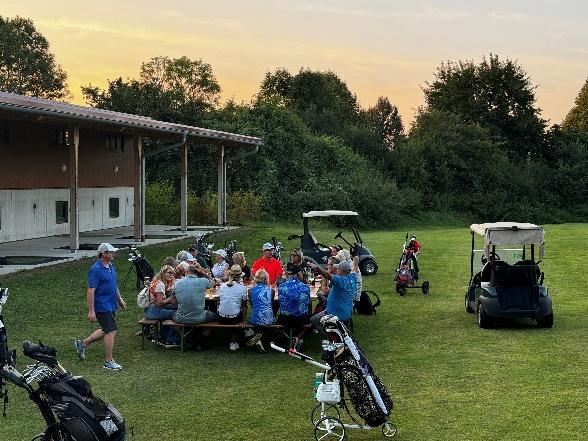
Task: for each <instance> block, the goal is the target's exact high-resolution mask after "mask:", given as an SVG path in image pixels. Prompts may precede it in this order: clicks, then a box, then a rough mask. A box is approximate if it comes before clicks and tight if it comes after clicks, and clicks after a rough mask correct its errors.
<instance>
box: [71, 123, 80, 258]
mask: <svg viewBox="0 0 588 441" xmlns="http://www.w3.org/2000/svg"><path fill="white" fill-rule="evenodd" d="M68 135H69V139H68V141H69V249H70V251H71V252H72V253H75V252H76V251H77V250H78V249H79V248H80V222H79V208H78V185H79V170H78V164H79V161H78V159H79V146H80V128H79V127H78V126H72V127H69V128H68Z"/></svg>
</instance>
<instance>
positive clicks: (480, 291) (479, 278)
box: [465, 222, 553, 328]
mask: <svg viewBox="0 0 588 441" xmlns="http://www.w3.org/2000/svg"><path fill="white" fill-rule="evenodd" d="M470 230H471V231H472V253H471V258H470V282H469V287H468V290H467V292H466V295H465V309H466V311H467V312H468V313H472V314H473V313H476V314H477V316H478V325H479V326H480V328H489V327H491V326H492V324H493V322H494V320H495V319H499V318H532V319H534V320H535V321H536V322H537V326H539V327H542V328H551V327H552V326H553V309H552V304H551V297H549V294H548V289H547V287H545V286H543V277H544V274H543V273H542V272H541V271H540V269H539V263H540V262H541V260H538V261H535V254H536V249H535V247H536V246H538V248H539V259H541V258H543V254H544V248H545V232H544V231H543V228H541V227H539V226H537V225H534V224H528V223H515V222H496V223H487V224H473V225H471V226H470ZM476 235H478V236H482V237H483V238H484V247H483V249H476V247H475V242H476Z"/></svg>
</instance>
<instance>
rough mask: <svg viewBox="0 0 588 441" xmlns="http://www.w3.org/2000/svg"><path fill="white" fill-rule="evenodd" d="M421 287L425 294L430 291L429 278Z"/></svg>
mask: <svg viewBox="0 0 588 441" xmlns="http://www.w3.org/2000/svg"><path fill="white" fill-rule="evenodd" d="M421 289H422V290H423V294H428V293H429V282H428V281H427V280H425V281H424V282H423V284H422V285H421Z"/></svg>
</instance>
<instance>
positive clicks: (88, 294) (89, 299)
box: [86, 288, 96, 322]
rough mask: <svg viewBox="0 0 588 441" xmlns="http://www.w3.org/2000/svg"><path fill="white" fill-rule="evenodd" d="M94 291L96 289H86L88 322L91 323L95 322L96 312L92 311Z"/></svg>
mask: <svg viewBox="0 0 588 441" xmlns="http://www.w3.org/2000/svg"><path fill="white" fill-rule="evenodd" d="M94 291H96V288H88V291H87V292H86V302H87V304H88V320H90V321H91V322H95V321H96V311H95V310H94Z"/></svg>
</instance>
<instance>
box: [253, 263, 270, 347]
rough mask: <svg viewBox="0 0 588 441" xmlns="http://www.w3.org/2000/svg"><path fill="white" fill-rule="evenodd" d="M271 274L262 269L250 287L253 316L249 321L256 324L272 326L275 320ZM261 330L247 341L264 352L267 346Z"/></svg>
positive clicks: (256, 274)
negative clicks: (264, 344) (269, 280)
mask: <svg viewBox="0 0 588 441" xmlns="http://www.w3.org/2000/svg"><path fill="white" fill-rule="evenodd" d="M268 279H269V274H268V272H267V271H266V270H264V269H260V270H259V271H257V272H256V273H255V277H254V279H253V281H254V283H255V285H254V286H252V287H251V288H249V292H248V297H249V302H250V303H251V317H249V323H250V324H252V325H254V326H256V327H257V326H260V327H263V326H271V325H273V324H274V322H275V317H274V311H273V302H274V293H275V292H274V290H273V289H272V288H271V287H270V286H269V285H268ZM261 337H262V334H261V332H259V330H258V332H257V333H256V334H255V335H254V336H253V338H251V339H250V340H249V341H248V342H247V346H256V347H257V352H260V353H264V352H265V348H264V347H263V344H262V343H261Z"/></svg>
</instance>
